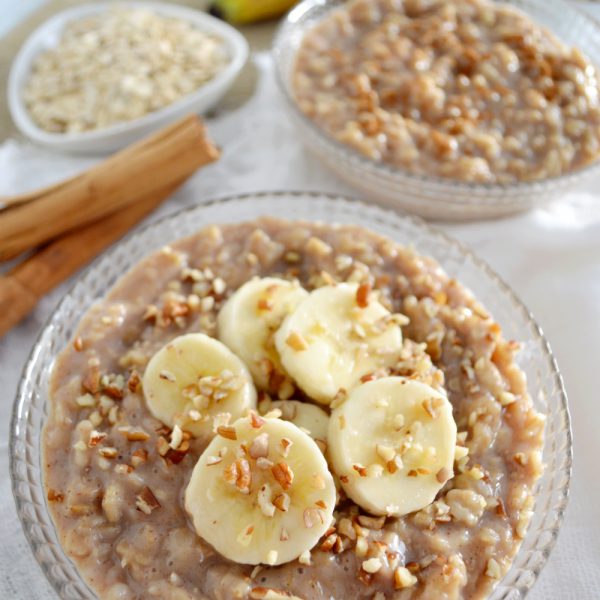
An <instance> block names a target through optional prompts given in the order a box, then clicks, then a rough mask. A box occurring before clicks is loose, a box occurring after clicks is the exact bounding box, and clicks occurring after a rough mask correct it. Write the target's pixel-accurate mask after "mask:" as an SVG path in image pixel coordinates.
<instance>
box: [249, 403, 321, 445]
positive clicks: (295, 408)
mask: <svg viewBox="0 0 600 600" xmlns="http://www.w3.org/2000/svg"><path fill="white" fill-rule="evenodd" d="M274 408H278V409H279V410H280V411H281V418H282V419H283V420H284V421H290V422H291V423H293V424H294V425H296V427H299V428H300V429H302V430H303V431H304V432H305V433H308V435H310V437H311V438H312V439H313V440H315V441H316V442H317V445H318V446H319V448H321V450H323V451H324V450H325V448H326V447H327V431H328V429H329V415H328V414H327V413H326V412H325V411H324V410H323V409H322V408H319V407H318V406H315V405H314V404H310V402H301V401H300V400H275V401H268V402H266V403H263V402H261V403H259V410H260V411H261V413H262V414H266V413H268V412H269V411H271V410H273V409H274Z"/></svg>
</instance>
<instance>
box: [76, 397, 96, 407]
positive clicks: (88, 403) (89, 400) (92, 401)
mask: <svg viewBox="0 0 600 600" xmlns="http://www.w3.org/2000/svg"><path fill="white" fill-rule="evenodd" d="M75 402H77V404H78V405H79V406H81V407H82V408H91V407H92V406H96V398H94V396H92V395H91V394H83V395H82V396H78V397H77V398H76V399H75Z"/></svg>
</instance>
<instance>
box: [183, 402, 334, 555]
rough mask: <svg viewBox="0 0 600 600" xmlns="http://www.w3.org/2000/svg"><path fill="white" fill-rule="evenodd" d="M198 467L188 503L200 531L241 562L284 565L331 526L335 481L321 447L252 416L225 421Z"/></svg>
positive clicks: (278, 423) (287, 426)
mask: <svg viewBox="0 0 600 600" xmlns="http://www.w3.org/2000/svg"><path fill="white" fill-rule="evenodd" d="M218 433H219V435H217V436H216V437H215V438H214V439H213V440H212V441H211V443H210V444H209V445H208V447H207V448H206V450H205V451H204V452H203V453H202V455H201V456H200V459H199V460H198V462H197V463H196V466H195V467H194V471H193V472H192V477H191V480H190V483H189V485H188V487H187V489H186V492H185V508H186V510H187V511H188V513H189V514H190V516H191V518H192V522H193V524H194V527H195V529H196V532H197V534H198V535H199V536H200V537H202V538H203V539H204V540H206V541H207V542H208V543H210V544H211V545H212V546H213V547H214V548H215V549H216V550H217V551H218V552H220V553H221V554H222V555H223V556H225V557H226V558H229V559H230V560H233V561H235V562H238V563H243V564H250V565H257V564H260V563H264V564H269V565H279V564H282V563H285V562H289V561H291V560H294V559H295V558H297V557H298V556H300V554H302V553H303V552H304V551H306V550H310V549H311V548H312V547H313V546H314V545H315V544H316V543H317V542H318V540H319V538H320V537H321V536H322V535H323V534H324V533H325V531H327V528H328V527H329V526H330V524H331V519H332V516H333V509H334V507H335V500H336V496H335V486H334V483H333V478H332V476H331V473H330V472H329V470H328V467H327V463H326V461H325V459H324V458H323V455H322V454H321V451H320V450H319V448H318V446H317V445H316V443H315V442H314V440H312V439H311V438H310V437H309V436H308V435H307V434H306V433H304V432H303V431H301V430H300V429H299V428H298V427H296V426H295V425H294V424H292V423H290V422H288V421H282V420H281V419H263V418H262V417H259V416H257V415H256V414H254V413H251V414H250V416H248V417H245V418H242V419H239V420H237V421H236V422H235V423H233V424H232V425H231V426H222V427H220V428H219V430H218Z"/></svg>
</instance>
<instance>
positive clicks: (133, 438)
mask: <svg viewBox="0 0 600 600" xmlns="http://www.w3.org/2000/svg"><path fill="white" fill-rule="evenodd" d="M119 431H120V432H121V433H122V434H123V435H124V436H125V437H126V438H127V440H128V441H130V442H145V441H146V440H149V439H150V435H149V434H148V433H146V432H145V431H142V430H141V429H124V428H121V429H120V430H119Z"/></svg>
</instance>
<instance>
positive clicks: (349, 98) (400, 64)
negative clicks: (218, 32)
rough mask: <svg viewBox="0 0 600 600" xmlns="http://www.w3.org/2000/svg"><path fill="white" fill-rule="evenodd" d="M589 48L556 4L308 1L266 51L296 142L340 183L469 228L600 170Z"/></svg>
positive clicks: (591, 37)
mask: <svg viewBox="0 0 600 600" xmlns="http://www.w3.org/2000/svg"><path fill="white" fill-rule="evenodd" d="M403 7H404V8H403ZM598 40H600V29H599V27H598V25H597V24H596V23H595V22H594V21H593V20H592V19H590V18H588V17H587V16H586V15H584V14H583V13H581V12H579V11H578V10H577V9H576V8H574V7H573V6H572V5H571V4H570V3H565V2H561V1H560V0H556V1H555V0H552V1H550V2H546V1H545V0H515V1H510V2H506V3H500V2H493V1H491V0H477V2H469V1H467V0H459V1H457V2H429V1H425V0H414V1H412V0H411V2H405V3H404V4H402V3H400V2H396V1H395V0H377V1H376V2H368V1H366V0H354V1H351V2H349V3H345V2H341V1H340V0H325V1H321V0H305V1H304V2H302V3H300V4H299V5H298V6H297V7H296V8H295V9H293V10H292V11H291V12H290V13H289V14H288V16H287V18H286V20H285V21H284V22H283V24H282V25H281V27H280V30H279V33H278V35H277V36H276V38H275V42H274V46H273V53H274V57H275V62H276V74H277V80H278V84H279V87H280V90H281V92H282V96H283V98H284V100H285V104H286V106H287V108H288V110H289V114H290V117H291V119H292V120H293V122H294V123H295V125H296V126H297V130H298V132H299V135H300V137H301V139H302V140H303V142H304V143H305V144H306V146H307V147H308V148H309V149H310V150H311V151H312V152H314V153H315V154H316V155H317V156H318V157H319V158H320V159H321V160H322V162H323V163H324V164H325V165H326V166H328V167H329V168H331V169H332V170H333V171H334V172H335V173H336V174H337V175H338V176H339V177H340V178H341V179H344V180H345V181H347V182H349V183H350V184H352V185H353V186H354V187H356V188H358V189H359V190H360V191H361V192H363V193H367V194H368V195H369V197H372V198H373V199H375V200H377V201H379V202H380V203H383V204H387V205H390V206H396V207H398V206H399V207H402V208H403V209H405V210H408V211H410V212H413V213H416V214H419V215H420V216H423V217H425V218H431V219H448V220H452V219H465V220H466V219H477V218H486V217H496V216H502V215H507V214H511V213H515V212H518V211H522V210H525V209H528V208H531V207H533V206H535V205H538V204H541V203H546V202H548V201H549V200H551V199H552V198H556V197H558V196H560V195H562V194H564V193H566V192H567V191H568V190H569V189H571V188H572V187H574V186H575V185H577V184H579V183H580V181H581V180H582V179H584V178H587V177H589V176H591V175H592V174H594V173H596V172H597V171H598V168H599V166H598V165H599V164H600V163H599V161H598V159H599V158H600V105H599V103H598V91H599V89H600V87H599V86H600V84H599V81H598V71H597V69H596V67H595V66H594V65H596V66H597V65H600V42H599V41H598ZM575 48H576V49H575Z"/></svg>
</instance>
